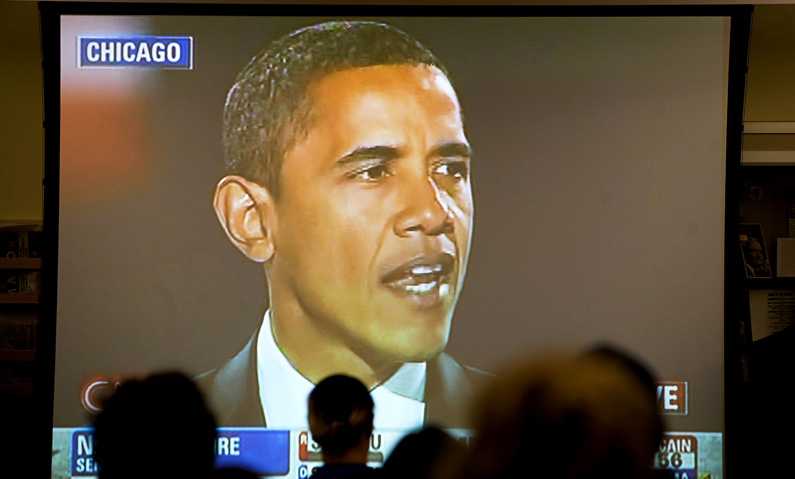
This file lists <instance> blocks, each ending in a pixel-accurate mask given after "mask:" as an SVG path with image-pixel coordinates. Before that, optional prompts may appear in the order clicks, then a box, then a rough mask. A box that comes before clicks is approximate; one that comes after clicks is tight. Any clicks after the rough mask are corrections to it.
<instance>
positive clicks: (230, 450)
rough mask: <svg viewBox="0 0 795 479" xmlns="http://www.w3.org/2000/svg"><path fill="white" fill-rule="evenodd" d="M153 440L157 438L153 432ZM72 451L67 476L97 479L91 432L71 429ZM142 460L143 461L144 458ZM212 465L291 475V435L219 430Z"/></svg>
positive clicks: (272, 431)
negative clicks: (93, 478) (213, 463)
mask: <svg viewBox="0 0 795 479" xmlns="http://www.w3.org/2000/svg"><path fill="white" fill-rule="evenodd" d="M154 436H157V437H160V436H158V435H157V434H155V431H153V437H154ZM158 440H162V439H158ZM71 450H72V457H71V461H70V471H69V472H70V475H71V476H73V477H81V476H96V475H97V472H98V468H97V463H96V461H95V460H94V437H93V431H92V429H90V428H78V429H74V430H73V432H72V438H71ZM141 460H142V461H146V458H141ZM155 464H156V463H155ZM215 465H216V467H218V468H224V467H241V468H244V469H248V470H250V471H252V472H254V473H255V474H257V475H263V476H264V475H278V476H283V475H286V474H287V473H288V472H289V471H290V431H278V430H273V429H265V428H219V429H218V438H217V439H216V442H215Z"/></svg>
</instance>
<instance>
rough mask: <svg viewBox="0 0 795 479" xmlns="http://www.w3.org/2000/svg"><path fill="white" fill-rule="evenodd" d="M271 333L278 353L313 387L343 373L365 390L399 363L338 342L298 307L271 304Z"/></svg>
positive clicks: (327, 329)
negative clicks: (280, 306)
mask: <svg viewBox="0 0 795 479" xmlns="http://www.w3.org/2000/svg"><path fill="white" fill-rule="evenodd" d="M271 305H272V307H271V310H270V314H271V332H272V333H273V338H274V340H275V341H276V345H277V346H278V347H279V350H280V351H281V352H282V354H284V355H285V357H287V359H288V361H289V362H290V364H292V366H293V367H294V368H295V369H296V371H298V372H299V373H300V374H301V375H302V376H304V377H305V378H307V379H308V380H309V381H311V382H312V383H313V384H317V383H318V382H319V381H321V380H322V379H324V378H326V377H328V376H330V375H332V374H339V373H340V372H344V373H345V374H347V375H349V376H352V377H355V378H357V379H358V380H360V381H361V382H362V383H363V384H364V385H365V386H367V388H368V389H373V388H375V387H376V386H378V385H379V384H383V383H384V382H385V381H386V380H387V379H389V378H390V377H392V375H394V374H395V372H397V370H398V369H400V367H401V366H402V363H398V362H394V361H387V360H384V359H382V358H375V357H365V355H364V354H361V353H359V352H358V351H357V350H356V349H355V348H353V347H351V346H350V345H348V344H347V343H345V342H344V341H342V340H340V339H339V334H338V333H337V332H336V331H334V330H333V329H332V328H330V327H329V328H320V327H318V324H319V322H317V321H312V320H311V319H309V318H307V317H306V315H305V314H304V313H303V311H300V308H278V307H277V305H276V304H274V303H271Z"/></svg>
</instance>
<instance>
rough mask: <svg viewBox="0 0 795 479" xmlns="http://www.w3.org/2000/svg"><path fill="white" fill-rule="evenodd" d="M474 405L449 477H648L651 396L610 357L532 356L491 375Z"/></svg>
mask: <svg viewBox="0 0 795 479" xmlns="http://www.w3.org/2000/svg"><path fill="white" fill-rule="evenodd" d="M478 404H479V407H478V408H477V409H476V410H475V418H474V422H475V425H476V428H477V434H476V436H475V438H474V440H473V443H472V448H471V449H470V451H469V453H468V455H467V459H466V460H465V461H464V462H463V465H462V466H461V467H460V468H459V469H458V470H457V471H455V472H454V473H453V475H452V477H455V478H456V479H485V478H489V479H509V478H515V477H524V476H526V475H528V473H529V472H532V475H533V476H534V477H543V478H546V477H554V478H555V479H597V478H599V479H601V478H611V479H638V478H644V477H650V475H651V465H652V460H653V458H654V453H655V450H656V448H657V446H658V443H657V442H656V439H657V438H658V437H659V433H660V430H661V426H660V417H659V415H658V413H657V405H656V401H654V398H653V396H652V397H650V395H649V394H648V386H647V385H645V384H643V382H642V381H640V380H638V378H637V377H636V375H635V373H633V372H631V371H630V370H629V369H628V368H627V367H626V366H625V365H623V364H621V363H620V362H619V361H617V360H616V359H615V358H614V357H609V358H608V357H603V356H601V355H599V354H590V355H584V356H583V355H580V356H562V357H547V358H537V359H532V360H530V361H527V362H524V363H522V364H519V365H517V366H516V367H514V368H513V369H512V370H509V371H507V372H505V373H503V374H501V375H498V379H497V380H496V381H495V382H494V383H492V385H491V386H490V387H489V388H488V389H487V390H486V391H485V392H484V394H483V395H482V396H481V398H480V401H479V403H478Z"/></svg>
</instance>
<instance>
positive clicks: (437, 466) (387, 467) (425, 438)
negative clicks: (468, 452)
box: [381, 426, 465, 479]
mask: <svg viewBox="0 0 795 479" xmlns="http://www.w3.org/2000/svg"><path fill="white" fill-rule="evenodd" d="M464 451H465V447H464V445H463V444H461V443H460V442H458V441H456V440H455V438H453V436H451V435H450V434H448V433H447V432H446V431H444V430H443V429H440V428H438V427H434V426H427V427H425V428H423V429H420V430H419V431H416V432H413V433H410V434H407V435H406V436H404V437H403V439H401V440H400V442H398V444H397V446H395V448H394V449H393V450H392V452H391V453H390V454H389V457H388V458H387V460H386V461H385V462H384V466H383V467H382V468H381V471H382V473H383V476H384V479H409V478H410V479H432V478H435V477H438V475H439V474H440V472H441V468H443V467H449V466H451V465H453V464H457V463H458V462H459V461H460V460H461V459H462V458H463V456H464Z"/></svg>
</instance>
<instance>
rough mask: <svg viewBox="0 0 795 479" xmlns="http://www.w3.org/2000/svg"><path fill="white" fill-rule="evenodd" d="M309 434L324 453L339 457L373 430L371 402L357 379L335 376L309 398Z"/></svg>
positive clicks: (319, 384)
mask: <svg viewBox="0 0 795 479" xmlns="http://www.w3.org/2000/svg"><path fill="white" fill-rule="evenodd" d="M308 409H309V416H308V420H309V430H310V431H311V432H312V439H314V441H315V442H316V443H318V444H319V445H320V447H321V448H322V449H323V451H325V452H328V453H332V454H340V453H343V452H345V451H347V450H349V449H351V448H352V447H354V446H355V445H356V444H357V443H358V442H359V441H360V440H361V439H362V437H364V436H365V435H367V436H368V437H369V435H370V433H371V432H372V430H373V418H374V414H373V409H374V404H373V398H372V397H371V396H370V392H369V391H368V390H367V387H365V385H364V384H362V382H361V381H359V380H358V379H356V378H353V377H350V376H346V375H344V374H337V375H334V376H329V377H327V378H326V379H324V380H322V381H320V382H319V383H317V385H316V386H315V388H314V389H313V390H312V392H311V393H310V394H309V401H308Z"/></svg>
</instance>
